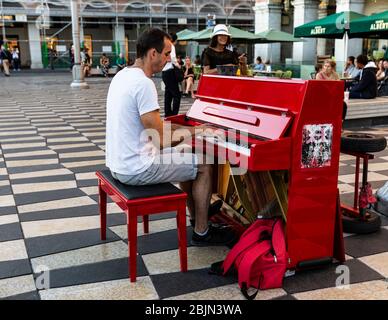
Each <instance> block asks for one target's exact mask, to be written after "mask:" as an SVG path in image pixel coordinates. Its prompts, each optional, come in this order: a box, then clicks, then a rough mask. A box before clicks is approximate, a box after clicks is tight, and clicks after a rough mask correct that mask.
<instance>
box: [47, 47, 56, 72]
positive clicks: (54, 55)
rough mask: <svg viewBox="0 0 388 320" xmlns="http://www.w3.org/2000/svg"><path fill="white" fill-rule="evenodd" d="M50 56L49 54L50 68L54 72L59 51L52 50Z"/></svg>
mask: <svg viewBox="0 0 388 320" xmlns="http://www.w3.org/2000/svg"><path fill="white" fill-rule="evenodd" d="M48 54H49V62H50V68H51V70H54V63H55V60H56V59H57V51H56V50H55V49H54V48H50V49H49V52H48Z"/></svg>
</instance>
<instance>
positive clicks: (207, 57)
mask: <svg viewBox="0 0 388 320" xmlns="http://www.w3.org/2000/svg"><path fill="white" fill-rule="evenodd" d="M230 38H231V35H230V33H229V30H228V27H227V26H226V25H224V24H217V25H216V26H215V27H214V29H213V33H212V38H211V42H210V45H209V46H208V47H207V48H206V49H205V50H204V51H203V53H202V65H203V72H204V73H205V74H217V66H218V65H224V66H239V67H240V72H241V74H242V75H246V71H247V58H246V56H245V54H242V55H240V56H239V55H238V54H237V52H236V51H232V50H229V47H230V43H231V40H230Z"/></svg>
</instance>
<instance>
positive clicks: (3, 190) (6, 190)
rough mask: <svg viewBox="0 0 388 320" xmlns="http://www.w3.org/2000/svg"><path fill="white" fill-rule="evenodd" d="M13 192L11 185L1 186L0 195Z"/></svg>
mask: <svg viewBox="0 0 388 320" xmlns="http://www.w3.org/2000/svg"><path fill="white" fill-rule="evenodd" d="M10 194H12V189H11V186H0V196H6V195H10Z"/></svg>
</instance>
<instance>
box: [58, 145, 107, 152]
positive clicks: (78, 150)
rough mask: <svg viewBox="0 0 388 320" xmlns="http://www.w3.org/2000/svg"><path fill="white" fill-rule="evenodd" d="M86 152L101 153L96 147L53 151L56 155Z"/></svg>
mask: <svg viewBox="0 0 388 320" xmlns="http://www.w3.org/2000/svg"><path fill="white" fill-rule="evenodd" d="M86 151H101V149H100V148H98V147H96V146H88V147H78V148H77V147H74V148H67V149H55V152H56V153H73V152H86Z"/></svg>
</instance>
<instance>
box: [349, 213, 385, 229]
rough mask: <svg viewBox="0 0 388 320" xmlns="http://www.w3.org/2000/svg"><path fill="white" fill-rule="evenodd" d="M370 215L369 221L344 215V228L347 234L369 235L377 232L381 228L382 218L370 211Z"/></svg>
mask: <svg viewBox="0 0 388 320" xmlns="http://www.w3.org/2000/svg"><path fill="white" fill-rule="evenodd" d="M368 213H369V214H370V217H369V219H367V220H360V219H359V218H353V217H348V216H345V215H342V227H343V231H344V232H346V233H357V234H367V233H372V232H376V231H378V230H379V229H380V227H381V219H380V216H379V215H378V214H377V213H375V212H373V211H368Z"/></svg>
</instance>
